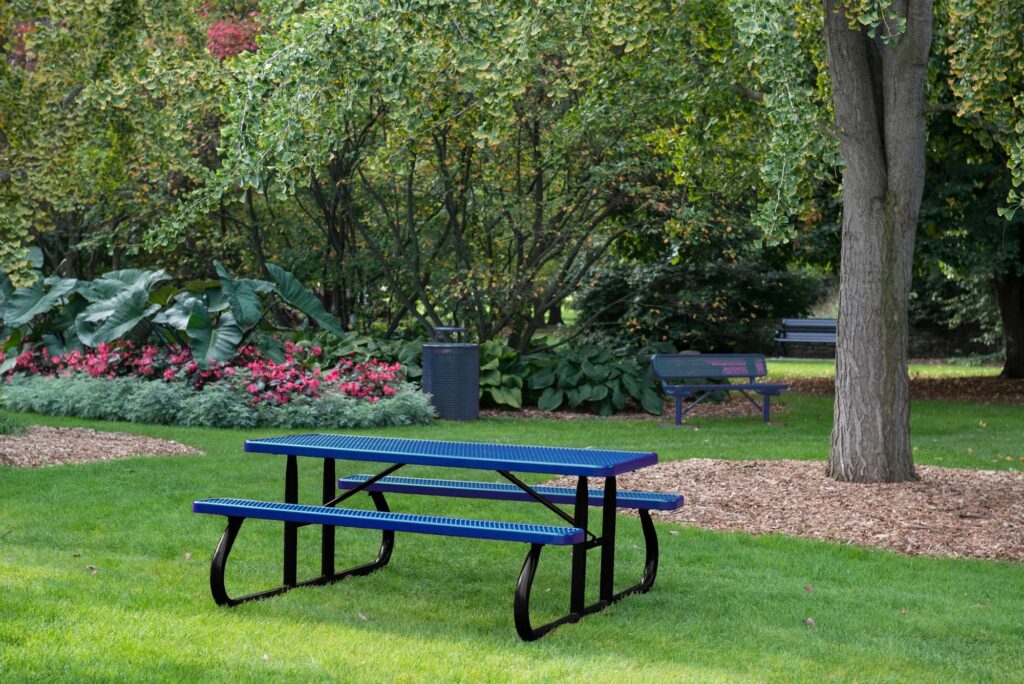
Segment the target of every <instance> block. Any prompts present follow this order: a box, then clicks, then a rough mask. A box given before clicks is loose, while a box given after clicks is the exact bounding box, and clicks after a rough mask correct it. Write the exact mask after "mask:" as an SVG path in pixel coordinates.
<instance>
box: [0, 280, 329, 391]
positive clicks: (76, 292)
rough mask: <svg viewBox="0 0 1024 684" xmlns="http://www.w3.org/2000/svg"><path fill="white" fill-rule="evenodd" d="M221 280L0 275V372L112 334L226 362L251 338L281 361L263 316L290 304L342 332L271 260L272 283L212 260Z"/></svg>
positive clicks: (269, 322)
mask: <svg viewBox="0 0 1024 684" xmlns="http://www.w3.org/2000/svg"><path fill="white" fill-rule="evenodd" d="M215 267H216V270H217V275H218V279H217V280H201V281H193V282H190V283H187V284H186V285H185V286H184V288H179V287H176V286H174V285H172V284H170V282H169V281H170V277H169V276H168V275H167V273H166V272H165V271H163V270H157V271H144V270H138V269H129V270H121V271H111V272H110V273H105V274H103V275H102V276H101V277H99V278H97V279H96V280H92V281H83V280H75V279H73V278H58V277H49V278H45V279H38V280H36V282H35V283H34V284H32V285H31V286H29V287H22V288H18V289H15V288H14V287H13V286H12V285H11V283H10V281H9V280H8V279H7V278H6V276H3V275H2V274H0V322H2V337H0V351H2V353H3V357H4V360H3V362H2V363H0V374H2V373H4V372H6V371H8V370H10V369H11V368H12V367H13V366H14V364H15V361H16V358H17V356H18V354H19V353H20V352H21V351H24V350H25V349H29V348H36V347H38V346H42V347H44V348H45V349H46V350H47V353H49V354H50V355H57V354H63V353H66V352H68V351H71V350H75V349H78V350H81V349H83V348H84V347H96V346H98V345H100V344H103V343H110V342H114V341H117V340H132V341H136V342H154V343H157V344H161V345H163V346H165V347H172V346H177V347H186V346H187V347H189V348H191V350H192V355H193V358H195V360H196V362H197V363H198V364H199V365H200V366H201V367H205V366H207V365H209V364H210V363H212V362H221V361H228V360H230V359H231V358H232V357H234V356H235V353H236V351H237V349H238V348H239V347H240V346H242V345H248V344H255V345H257V347H258V348H259V349H260V351H261V352H263V353H264V354H265V355H266V356H267V357H268V358H271V359H278V360H283V358H284V357H283V352H282V350H281V346H280V343H279V342H278V341H277V340H276V339H275V336H274V335H272V334H271V333H274V332H285V333H290V332H292V329H291V327H289V328H288V329H286V330H285V329H281V328H278V327H276V326H275V324H274V323H273V321H272V319H271V317H270V316H269V315H268V314H270V312H271V311H273V310H274V308H276V307H280V308H282V309H292V310H294V311H296V312H298V313H299V314H301V315H302V316H304V317H305V318H306V319H307V320H309V321H312V322H315V324H316V325H317V326H319V327H320V328H321V329H323V330H325V331H328V332H330V333H332V334H335V335H344V334H345V331H344V330H343V329H342V327H341V323H340V322H339V321H338V319H337V318H335V317H334V316H332V315H331V314H329V313H328V312H327V311H326V310H325V309H324V307H323V304H322V303H321V302H320V300H319V299H318V298H317V297H316V295H314V294H313V293H312V292H310V291H309V290H308V289H306V288H305V287H304V286H303V285H302V284H301V283H300V282H299V281H298V280H297V279H296V278H295V276H294V275H292V274H291V273H289V272H288V271H286V270H284V269H283V268H280V267H279V266H276V265H274V264H268V268H267V270H268V272H269V273H270V276H271V278H272V279H273V280H272V281H267V280H254V279H249V278H235V277H233V276H232V275H231V274H230V273H229V272H228V270H227V269H226V268H225V267H224V266H223V264H220V263H219V262H215Z"/></svg>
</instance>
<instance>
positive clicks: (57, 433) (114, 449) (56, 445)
mask: <svg viewBox="0 0 1024 684" xmlns="http://www.w3.org/2000/svg"><path fill="white" fill-rule="evenodd" d="M202 453H203V452H202V451H199V450H198V449H193V448H192V447H190V446H185V445H184V444H180V443H178V442H173V441H171V440H169V439H156V438H154V437H143V436H141V435H132V434H128V433H126V432H99V431H98V430H89V429H86V428H54V427H44V426H41V425H35V426H32V427H30V428H28V430H27V431H26V432H25V433H23V434H20V435H4V436H0V465H7V466H22V467H27V468H38V467H40V466H51V465H63V464H65V463H86V462H89V461H111V460H114V459H118V458H130V457H133V456H198V455H202Z"/></svg>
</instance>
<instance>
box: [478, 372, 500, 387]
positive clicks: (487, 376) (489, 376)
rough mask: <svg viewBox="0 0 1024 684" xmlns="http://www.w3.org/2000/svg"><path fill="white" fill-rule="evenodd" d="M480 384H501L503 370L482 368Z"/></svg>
mask: <svg viewBox="0 0 1024 684" xmlns="http://www.w3.org/2000/svg"><path fill="white" fill-rule="evenodd" d="M480 384H481V385H482V386H498V385H500V384H501V371H499V370H498V369H497V368H488V369H486V370H484V369H480Z"/></svg>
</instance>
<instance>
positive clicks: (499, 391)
mask: <svg viewBox="0 0 1024 684" xmlns="http://www.w3.org/2000/svg"><path fill="white" fill-rule="evenodd" d="M487 392H489V393H490V395H491V398H492V399H494V401H495V403H497V404H504V405H505V406H511V407H512V408H516V409H518V408H522V406H523V394H522V392H521V391H520V390H519V388H516V387H505V386H499V387H488V388H487Z"/></svg>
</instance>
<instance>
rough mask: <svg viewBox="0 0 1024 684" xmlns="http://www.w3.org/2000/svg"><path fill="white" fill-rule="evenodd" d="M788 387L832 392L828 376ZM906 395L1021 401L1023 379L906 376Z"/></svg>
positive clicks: (797, 380) (792, 382)
mask: <svg viewBox="0 0 1024 684" xmlns="http://www.w3.org/2000/svg"><path fill="white" fill-rule="evenodd" d="M782 382H786V383H788V384H789V391H791V392H799V393H800V394H813V395H817V396H832V395H833V394H835V390H836V387H835V380H833V379H832V378H795V379H792V380H783V381H782ZM910 396H911V397H912V398H913V399H927V400H938V401H970V402H976V403H980V404H1024V380H1010V379H1007V378H1000V377H998V376H994V375H990V376H984V375H981V376H972V377H963V378H921V377H912V378H910Z"/></svg>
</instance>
